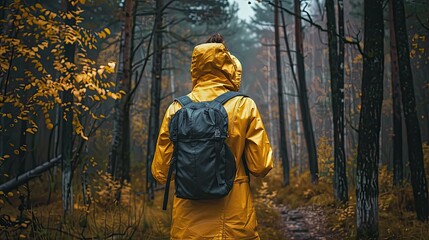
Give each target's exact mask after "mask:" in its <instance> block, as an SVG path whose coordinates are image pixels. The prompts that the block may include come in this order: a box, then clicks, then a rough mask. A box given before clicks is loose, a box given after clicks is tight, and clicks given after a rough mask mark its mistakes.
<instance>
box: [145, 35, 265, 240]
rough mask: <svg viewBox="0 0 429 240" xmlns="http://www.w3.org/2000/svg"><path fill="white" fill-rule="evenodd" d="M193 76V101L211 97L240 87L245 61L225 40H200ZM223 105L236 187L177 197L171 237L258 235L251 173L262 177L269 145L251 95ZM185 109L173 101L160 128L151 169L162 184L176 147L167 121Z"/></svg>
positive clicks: (253, 237)
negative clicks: (218, 193)
mask: <svg viewBox="0 0 429 240" xmlns="http://www.w3.org/2000/svg"><path fill="white" fill-rule="evenodd" d="M191 77H192V84H193V87H192V91H191V92H190V93H189V94H188V95H187V96H188V97H189V98H190V99H191V100H192V101H193V102H205V101H212V100H214V99H215V98H216V97H218V96H219V95H221V94H223V93H226V92H228V91H233V92H237V91H238V90H239V88H240V82H241V64H240V63H239V61H238V59H236V58H233V57H232V56H231V54H230V53H229V52H228V50H227V49H226V47H225V45H224V44H222V43H205V44H201V45H197V46H196V47H195V48H194V51H193V55H192V63H191ZM223 107H224V108H225V109H226V112H227V120H228V129H227V131H228V133H227V134H228V137H227V138H226V143H227V145H228V146H229V149H230V150H231V152H232V154H233V157H234V158H235V165H236V172H234V174H235V178H234V180H233V184H232V189H231V190H230V192H229V193H228V194H227V195H226V196H225V197H222V198H218V199H208V200H190V199H185V198H180V197H177V196H175V197H174V200H173V208H172V225H171V231H170V238H171V239H259V235H258V232H257V230H256V227H257V221H256V213H255V209H254V206H253V200H252V196H251V192H250V185H249V181H250V180H249V176H248V174H251V175H253V176H256V177H264V176H265V175H266V174H267V173H268V172H269V171H270V170H271V169H272V167H273V157H272V150H271V146H270V143H269V140H268V137H267V134H266V132H265V129H264V125H263V123H262V119H261V116H260V114H259V111H258V109H257V106H256V104H255V102H254V101H253V100H252V99H251V98H249V97H246V96H236V97H234V98H232V99H230V100H229V101H227V102H226V103H224V104H223ZM181 108H182V106H181V104H180V103H179V102H178V101H174V102H173V103H172V104H171V105H170V106H169V107H168V109H167V111H166V113H165V116H164V119H163V122H162V125H161V127H160V132H159V135H158V140H157V147H156V150H155V155H154V159H153V163H152V174H153V176H154V178H155V179H156V180H157V181H158V182H159V183H161V184H165V183H166V181H167V177H168V172H169V170H170V163H171V161H172V157H173V150H174V145H173V142H172V140H171V138H170V133H169V131H170V130H169V122H170V121H171V120H172V118H173V117H174V115H175V113H176V112H178V111H179V109H181ZM243 157H244V159H245V160H243ZM243 161H245V163H244V162H243ZM245 165H247V166H245ZM176 170H177V171H178V170H179V169H176ZM213 171H214V170H213ZM173 178H174V174H173ZM176 187H177V184H176ZM176 194H177V191H176Z"/></svg>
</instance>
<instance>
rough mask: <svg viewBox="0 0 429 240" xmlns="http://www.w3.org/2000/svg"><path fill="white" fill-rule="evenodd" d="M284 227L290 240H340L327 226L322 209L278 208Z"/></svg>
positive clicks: (285, 233)
mask: <svg viewBox="0 0 429 240" xmlns="http://www.w3.org/2000/svg"><path fill="white" fill-rule="evenodd" d="M277 208H278V211H279V213H280V216H281V219H282V225H283V227H284V235H285V236H286V237H287V239H290V240H339V239H343V238H342V236H339V235H337V234H335V233H332V232H331V231H330V230H329V228H328V227H327V225H326V219H325V213H324V211H323V209H322V208H320V207H311V206H308V207H300V208H297V209H289V208H288V207H286V206H283V205H280V206H277Z"/></svg>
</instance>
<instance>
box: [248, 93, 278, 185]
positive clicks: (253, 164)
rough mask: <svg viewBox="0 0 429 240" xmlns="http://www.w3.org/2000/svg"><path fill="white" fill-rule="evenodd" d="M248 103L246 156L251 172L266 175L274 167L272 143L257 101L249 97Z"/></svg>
mask: <svg viewBox="0 0 429 240" xmlns="http://www.w3.org/2000/svg"><path fill="white" fill-rule="evenodd" d="M246 105H247V107H246V109H247V111H248V113H249V115H250V116H249V124H248V127H247V132H246V142H245V147H244V156H245V157H246V162H247V167H248V168H249V171H250V173H252V175H254V176H256V177H264V176H265V175H267V174H268V172H269V171H270V170H271V169H272V168H273V153H272V149H271V144H270V142H269V140H268V136H267V133H266V131H265V127H264V124H263V122H262V119H261V116H260V113H259V111H258V109H257V106H256V104H255V102H254V101H253V100H251V99H249V103H248V104H246Z"/></svg>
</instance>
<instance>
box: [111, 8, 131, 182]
mask: <svg viewBox="0 0 429 240" xmlns="http://www.w3.org/2000/svg"><path fill="white" fill-rule="evenodd" d="M133 9H134V1H133V0H126V1H125V3H124V9H123V21H124V26H123V29H122V34H121V45H120V54H121V64H120V65H119V73H118V75H119V76H118V78H119V86H120V88H121V90H123V91H124V92H125V93H126V95H125V96H123V97H122V98H121V99H120V100H119V101H120V102H119V103H117V105H116V107H115V108H116V110H115V114H116V115H115V122H114V131H113V134H114V137H113V142H112V148H111V152H110V162H109V172H110V173H111V174H112V176H113V178H114V179H120V181H121V182H122V181H124V180H126V181H130V92H131V81H132V79H131V77H132V70H131V67H132V59H131V54H132V41H133V34H132V31H133V27H134V22H133V20H134V18H133Z"/></svg>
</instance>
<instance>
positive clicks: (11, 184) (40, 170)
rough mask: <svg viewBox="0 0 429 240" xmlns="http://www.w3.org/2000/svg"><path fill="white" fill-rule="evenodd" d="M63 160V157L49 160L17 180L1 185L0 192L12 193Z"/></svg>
mask: <svg viewBox="0 0 429 240" xmlns="http://www.w3.org/2000/svg"><path fill="white" fill-rule="evenodd" d="M61 160H62V156H61V155H60V156H58V157H56V158H53V159H51V160H49V161H48V162H45V163H43V164H42V165H40V166H37V167H35V168H34V169H31V170H30V171H28V172H26V173H24V174H22V175H19V176H17V177H16V178H13V179H11V180H9V181H7V182H5V183H3V184H1V185H0V191H2V192H4V193H7V192H10V191H12V190H13V189H15V188H17V187H19V186H21V185H22V184H24V183H26V182H28V181H29V180H30V179H32V178H34V177H37V176H39V175H40V174H42V173H43V172H45V171H47V170H49V169H51V168H52V167H53V166H55V165H56V164H58V163H60V162H61Z"/></svg>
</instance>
